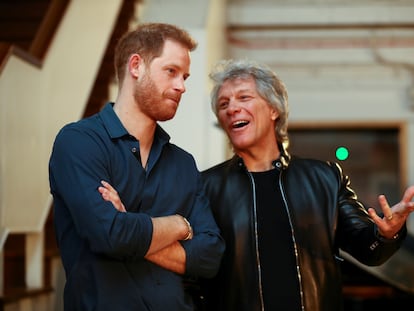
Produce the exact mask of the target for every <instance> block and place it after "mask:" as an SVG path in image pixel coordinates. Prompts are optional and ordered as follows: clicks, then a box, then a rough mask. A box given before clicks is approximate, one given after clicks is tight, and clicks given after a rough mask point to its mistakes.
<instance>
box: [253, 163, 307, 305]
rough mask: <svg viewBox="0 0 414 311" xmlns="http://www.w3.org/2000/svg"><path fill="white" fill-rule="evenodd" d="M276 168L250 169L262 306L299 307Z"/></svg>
mask: <svg viewBox="0 0 414 311" xmlns="http://www.w3.org/2000/svg"><path fill="white" fill-rule="evenodd" d="M279 173H280V172H279V170H278V169H273V170H270V171H266V172H252V175H253V178H254V182H255V187H256V194H257V196H256V198H257V219H258V231H259V234H258V236H259V240H258V241H259V254H260V255H259V256H260V263H261V271H262V273H261V276H262V286H263V299H264V306H265V307H264V310H266V311H273V310H275V311H276V310H289V311H296V310H301V306H300V294H299V282H298V275H297V271H296V260H295V256H294V249H293V242H292V234H291V228H290V225H289V220H288V216H287V213H286V209H285V206H284V203H283V200H282V195H281V192H280V189H279V183H278V177H279Z"/></svg>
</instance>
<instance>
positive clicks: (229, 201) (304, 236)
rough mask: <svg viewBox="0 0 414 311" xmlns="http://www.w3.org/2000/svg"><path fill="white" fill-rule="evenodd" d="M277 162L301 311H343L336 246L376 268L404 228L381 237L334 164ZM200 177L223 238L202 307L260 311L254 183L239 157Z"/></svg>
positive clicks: (284, 157)
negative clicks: (389, 237)
mask: <svg viewBox="0 0 414 311" xmlns="http://www.w3.org/2000/svg"><path fill="white" fill-rule="evenodd" d="M274 164H275V166H276V167H277V168H278V169H280V170H281V174H280V179H279V183H278V185H277V186H278V187H280V189H281V192H282V196H283V201H284V208H286V210H287V213H288V216H289V219H290V223H291V228H292V233H293V234H292V243H293V244H294V248H295V249H296V250H297V253H296V261H297V265H298V278H299V280H300V286H301V299H302V310H305V311H332V310H341V308H342V287H341V274H340V273H341V272H340V266H339V262H338V250H339V248H341V249H342V250H344V251H346V252H348V253H349V254H351V255H352V256H353V257H355V258H356V259H358V260H359V261H360V262H362V263H364V264H366V265H379V264H381V263H383V262H384V261H385V260H387V259H388V258H389V257H390V256H391V255H392V254H394V253H395V251H396V250H397V249H398V248H399V247H400V245H401V242H402V239H403V238H404V236H405V235H406V228H405V227H404V228H403V230H401V232H400V233H399V234H398V236H397V237H396V238H395V239H394V240H385V239H382V238H381V237H380V236H378V234H377V233H376V227H375V225H374V223H373V222H372V221H371V220H370V218H369V216H368V214H367V212H366V210H365V208H364V207H363V206H362V204H361V203H360V202H359V201H358V200H357V197H356V195H355V193H354V191H353V190H352V189H351V188H350V187H349V178H348V177H347V176H345V175H344V174H343V173H342V170H341V168H340V167H339V166H338V165H337V164H335V163H329V162H322V161H317V160H309V159H306V160H305V159H298V158H290V156H289V155H288V154H287V153H284V154H283V155H282V156H281V158H280V159H279V160H277V161H275V163H274ZM202 175H203V178H204V181H205V189H206V192H207V195H208V196H209V198H210V200H211V207H212V209H213V213H214V216H215V218H216V221H217V223H218V225H219V227H220V229H221V230H222V236H223V237H224V239H225V241H226V251H225V254H224V257H223V260H222V265H221V268H220V271H219V272H218V274H217V276H216V277H215V278H214V279H213V280H208V281H207V282H208V283H205V284H204V290H205V292H204V296H205V301H206V302H207V310H214V311H216V310H223V311H233V310H234V311H236V310H237V311H256V310H260V311H263V310H265V307H264V306H263V302H262V296H261V284H260V283H259V281H258V280H259V270H260V262H259V260H258V256H257V252H258V250H257V234H260V233H258V232H257V231H256V214H255V210H256V207H255V200H254V197H255V191H254V185H253V178H252V176H251V175H250V174H249V172H248V171H247V170H246V168H245V166H244V164H243V161H242V160H241V158H239V157H238V156H234V157H233V158H232V159H230V160H228V161H226V162H223V163H221V164H218V165H217V166H215V167H212V168H210V169H208V170H206V171H204V172H203V173H202ZM275 239H277V237H275ZM282 268H283V267H282ZM275 277H276V276H275Z"/></svg>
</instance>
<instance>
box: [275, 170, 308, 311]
mask: <svg viewBox="0 0 414 311" xmlns="http://www.w3.org/2000/svg"><path fill="white" fill-rule="evenodd" d="M282 174H283V170H280V174H279V188H280V193H281V194H282V200H283V203H284V204H285V209H286V214H287V216H288V219H289V226H290V230H291V231H292V243H293V249H294V251H295V260H296V271H297V276H298V280H299V292H300V304H301V309H302V311H305V304H304V301H303V287H302V274H301V272H300V266H299V255H298V247H297V244H296V238H295V230H294V229H293V224H292V218H291V215H290V211H289V207H288V204H287V200H286V195H285V191H284V188H283V185H282Z"/></svg>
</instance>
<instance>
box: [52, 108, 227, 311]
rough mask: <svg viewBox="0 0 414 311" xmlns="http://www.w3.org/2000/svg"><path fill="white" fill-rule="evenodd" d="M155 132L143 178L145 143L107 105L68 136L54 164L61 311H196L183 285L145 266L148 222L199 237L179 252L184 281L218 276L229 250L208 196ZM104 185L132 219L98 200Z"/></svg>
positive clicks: (187, 161)
mask: <svg viewBox="0 0 414 311" xmlns="http://www.w3.org/2000/svg"><path fill="white" fill-rule="evenodd" d="M169 138H170V137H169V136H168V134H167V133H166V132H165V131H164V130H163V129H162V128H161V127H160V126H159V125H157V129H156V132H155V138H154V142H153V145H152V147H151V151H150V154H149V158H148V164H147V168H146V170H145V169H144V168H143V167H142V165H141V160H140V152H139V141H138V140H136V139H135V138H134V137H133V136H131V135H130V134H128V132H127V131H126V129H125V128H124V127H123V125H122V123H121V122H120V120H119V119H118V117H117V116H116V114H115V112H114V110H113V104H112V103H108V104H107V105H106V106H105V107H104V108H103V110H102V111H101V112H100V113H98V114H95V115H93V116H91V117H89V118H87V119H83V120H80V121H78V122H75V123H71V124H68V125H66V126H64V127H63V128H62V129H61V131H60V132H59V133H58V135H57V136H56V140H55V143H54V146H53V150H52V154H51V158H50V162H49V178H50V188H51V193H52V195H53V199H54V221H55V230H56V236H57V242H58V247H59V249H60V253H61V257H62V262H63V265H64V268H65V272H66V280H67V281H66V285H65V293H64V304H65V311H69V310H70V311H71V310H79V311H87V310H95V311H96V310H111V311H113V310H117V311H120V310H166V308H168V310H169V311H173V310H177V311H178V310H179V311H183V310H192V302H191V299H189V297H188V295H187V294H186V293H185V290H184V288H183V285H182V281H183V280H182V276H180V275H178V274H175V273H173V272H171V271H168V270H165V269H163V268H161V267H159V266H157V265H155V264H153V263H150V262H148V261H147V260H145V259H144V255H145V254H146V252H147V250H148V248H149V245H150V242H151V237H152V222H151V218H150V217H152V216H154V217H157V216H167V215H174V214H181V215H183V216H185V217H186V218H188V219H189V221H190V223H191V224H192V227H193V229H194V237H193V239H192V240H189V241H184V242H182V245H183V247H184V249H185V251H186V275H189V276H192V277H197V276H202V277H211V276H213V275H214V274H215V273H216V271H217V269H218V266H219V264H220V259H221V255H222V253H223V251H224V242H223V240H222V238H221V237H220V234H219V229H218V227H217V225H216V223H215V221H214V218H213V216H212V213H211V210H210V207H209V203H208V200H207V198H206V197H205V196H204V193H203V192H202V185H201V179H200V174H199V171H198V169H197V167H196V164H195V161H194V158H193V157H192V156H191V155H190V154H189V153H187V152H186V151H184V150H182V149H181V148H179V147H177V146H175V145H173V144H171V143H170V142H169ZM101 180H106V181H108V182H109V183H110V184H111V185H112V186H113V187H114V188H115V189H116V190H117V191H118V194H119V196H120V198H121V200H122V202H123V203H124V205H125V208H126V209H127V213H122V212H118V211H117V210H116V209H115V208H114V206H113V205H112V203H110V202H106V201H104V200H103V199H102V197H101V194H100V193H99V191H98V190H97V189H98V187H99V186H100V181H101Z"/></svg>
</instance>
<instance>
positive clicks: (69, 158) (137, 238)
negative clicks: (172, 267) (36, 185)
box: [49, 126, 152, 260]
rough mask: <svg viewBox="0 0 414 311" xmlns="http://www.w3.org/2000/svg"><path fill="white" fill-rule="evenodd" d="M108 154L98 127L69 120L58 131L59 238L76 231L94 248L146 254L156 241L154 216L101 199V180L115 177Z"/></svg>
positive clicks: (120, 254)
mask: <svg viewBox="0 0 414 311" xmlns="http://www.w3.org/2000/svg"><path fill="white" fill-rule="evenodd" d="M107 154H108V150H105V144H103V143H102V141H101V137H100V136H99V135H94V134H93V132H92V133H91V132H90V131H84V130H82V129H79V128H75V127H73V126H66V127H65V128H64V129H62V130H61V131H60V133H59V134H58V135H57V137H56V140H55V143H54V146H53V150H52V154H51V158H50V163H49V174H50V187H51V193H52V195H53V197H54V200H55V202H54V205H55V214H56V216H55V218H56V225H57V227H58V231H59V232H58V233H57V234H58V242H59V239H70V238H68V236H73V235H75V236H77V237H78V238H79V239H82V240H84V241H86V242H87V243H88V244H89V245H90V248H91V250H92V251H93V252H96V253H100V254H105V255H107V256H110V257H115V258H119V259H130V260H134V259H141V258H142V257H143V256H144V255H145V254H146V252H147V250H148V248H149V245H150V242H151V236H152V222H151V219H150V217H149V216H148V215H146V214H140V213H121V212H118V211H117V210H116V209H115V208H114V207H113V205H112V203H110V202H106V201H104V200H103V199H102V197H101V194H100V193H99V191H98V187H99V186H100V181H101V180H107V181H110V174H109V168H108V165H109V164H108V163H109V162H108V158H107V157H108V155H107ZM63 216H64V217H63ZM59 227H60V228H59ZM73 228H75V229H73ZM70 230H72V231H73V230H75V231H76V232H75V233H74V232H70ZM65 235H66V236H65ZM67 243H69V242H67Z"/></svg>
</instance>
